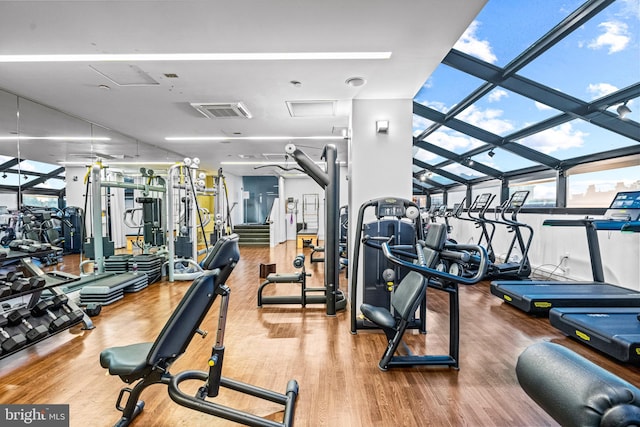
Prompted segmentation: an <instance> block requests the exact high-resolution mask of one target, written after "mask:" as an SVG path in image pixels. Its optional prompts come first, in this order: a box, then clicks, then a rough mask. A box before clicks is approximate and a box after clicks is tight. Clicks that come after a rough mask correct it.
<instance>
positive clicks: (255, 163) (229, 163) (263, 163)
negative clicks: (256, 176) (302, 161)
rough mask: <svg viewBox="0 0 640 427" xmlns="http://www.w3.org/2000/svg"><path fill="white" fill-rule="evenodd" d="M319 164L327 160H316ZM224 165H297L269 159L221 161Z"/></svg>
mask: <svg viewBox="0 0 640 427" xmlns="http://www.w3.org/2000/svg"><path fill="white" fill-rule="evenodd" d="M314 163H316V164H318V165H324V164H325V163H326V162H314ZM220 164H221V165H223V166H259V165H273V166H275V165H282V166H286V165H294V166H295V165H296V162H269V161H256V162H246V161H245V162H220Z"/></svg>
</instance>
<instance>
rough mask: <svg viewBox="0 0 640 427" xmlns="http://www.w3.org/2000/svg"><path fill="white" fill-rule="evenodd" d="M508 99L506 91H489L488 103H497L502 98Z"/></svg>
mask: <svg viewBox="0 0 640 427" xmlns="http://www.w3.org/2000/svg"><path fill="white" fill-rule="evenodd" d="M508 97H509V94H508V93H507V91H506V90H503V89H495V90H493V91H491V93H490V94H489V97H488V100H489V102H498V101H500V100H501V99H502V98H508Z"/></svg>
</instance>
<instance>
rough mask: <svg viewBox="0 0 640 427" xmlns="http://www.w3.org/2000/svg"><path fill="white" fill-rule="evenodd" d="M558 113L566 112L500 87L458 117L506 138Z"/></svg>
mask: <svg viewBox="0 0 640 427" xmlns="http://www.w3.org/2000/svg"><path fill="white" fill-rule="evenodd" d="M558 114H562V111H560V110H556V109H554V108H551V107H549V106H547V105H544V104H542V103H540V102H536V101H534V100H532V99H529V98H527V97H524V96H521V95H518V94H517V93H514V92H511V91H509V90H507V89H503V88H501V87H497V88H495V89H493V90H492V91H491V92H489V93H488V94H486V95H485V96H483V97H482V98H481V99H480V100H478V101H477V102H476V103H475V104H473V105H472V106H470V107H469V108H467V109H466V110H464V111H463V112H462V113H460V114H459V115H458V116H456V118H458V119H460V120H462V121H465V122H467V123H470V124H472V125H474V126H477V127H479V128H481V129H484V130H486V131H488V132H491V133H493V134H496V135H500V136H506V135H509V134H510V133H513V132H515V131H517V130H520V129H523V128H525V127H527V126H529V125H531V124H532V123H537V122H539V121H542V120H545V119H548V118H549V117H553V116H557V115H558Z"/></svg>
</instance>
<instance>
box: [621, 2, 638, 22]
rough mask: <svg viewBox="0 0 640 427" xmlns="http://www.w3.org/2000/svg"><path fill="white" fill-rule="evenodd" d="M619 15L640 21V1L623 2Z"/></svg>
mask: <svg viewBox="0 0 640 427" xmlns="http://www.w3.org/2000/svg"><path fill="white" fill-rule="evenodd" d="M620 3H621V6H620V11H619V12H618V14H619V15H620V16H621V17H623V18H634V17H635V18H636V19H640V0H622V1H621V2H620Z"/></svg>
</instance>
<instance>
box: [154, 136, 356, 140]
mask: <svg viewBox="0 0 640 427" xmlns="http://www.w3.org/2000/svg"><path fill="white" fill-rule="evenodd" d="M290 139H306V140H309V139H311V140H325V139H331V140H334V139H344V137H342V136H167V137H166V138H165V140H166V141H260V140H262V141H264V140H267V141H288V140H290Z"/></svg>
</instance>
